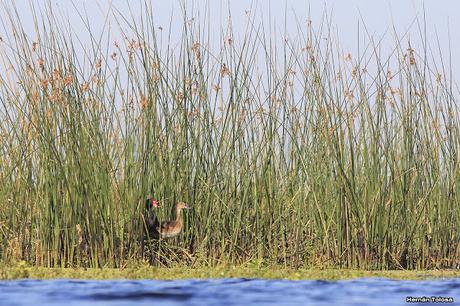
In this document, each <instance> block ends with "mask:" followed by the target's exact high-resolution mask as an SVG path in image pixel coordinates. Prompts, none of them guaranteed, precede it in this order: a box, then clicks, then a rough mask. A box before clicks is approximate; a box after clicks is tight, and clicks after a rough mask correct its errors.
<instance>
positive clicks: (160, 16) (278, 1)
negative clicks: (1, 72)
mask: <svg viewBox="0 0 460 306" xmlns="http://www.w3.org/2000/svg"><path fill="white" fill-rule="evenodd" d="M142 1H144V0H141V1H138V0H133V1H126V0H113V1H103V0H99V1H94V0H80V1H78V0H75V1H72V0H59V1H56V0H55V1H51V4H52V5H53V7H54V8H55V11H56V12H59V13H60V14H61V15H62V16H65V18H66V19H68V20H69V21H70V22H71V23H72V25H73V28H74V31H75V34H76V36H78V37H80V38H82V39H83V40H84V39H85V35H86V34H87V33H86V30H85V28H84V27H83V26H82V23H81V19H80V17H79V16H78V14H76V13H75V9H77V10H79V11H80V12H82V13H83V14H84V15H87V17H88V20H89V21H90V23H91V27H92V29H93V31H94V32H95V33H97V31H98V29H100V28H101V27H102V24H103V20H104V18H103V16H104V13H105V12H107V10H108V7H109V6H110V3H112V5H113V6H114V7H116V8H117V9H118V10H119V11H121V12H123V13H124V14H126V15H127V16H128V19H129V18H130V17H129V15H128V14H129V12H130V10H131V12H132V14H133V15H134V16H135V17H136V16H139V15H140V14H141V9H140V3H141V2H142ZM14 2H15V3H16V6H17V9H18V13H19V15H20V16H21V18H22V22H23V26H24V28H25V29H26V31H27V32H30V33H31V37H33V27H32V22H31V21H32V20H31V18H30V16H31V15H30V9H29V5H30V4H29V3H30V2H34V4H35V5H37V4H39V5H43V3H46V1H38V0H37V1H33V0H15V1H14ZM4 3H5V2H4ZM4 3H3V5H4ZM128 3H129V6H128ZM151 3H152V4H153V7H154V17H155V20H156V25H157V26H161V27H162V28H163V29H164V31H165V32H166V31H169V25H170V22H171V24H172V29H171V32H172V36H173V40H174V39H179V36H180V31H179V29H180V27H181V24H182V20H183V19H182V9H181V3H182V1H180V0H152V2H151ZM185 3H186V5H187V6H189V7H191V6H193V7H194V8H195V9H196V10H195V11H199V12H200V14H201V15H204V13H205V12H207V11H208V12H210V15H211V17H210V20H209V21H210V23H211V25H212V28H213V29H214V28H215V29H216V33H217V34H218V33H219V29H220V27H221V26H225V24H226V20H227V16H228V12H230V13H231V15H232V20H233V25H234V31H235V33H236V36H238V33H239V32H242V31H244V29H243V26H242V24H243V21H244V18H245V15H246V13H245V11H248V10H250V11H251V12H256V16H258V17H256V18H258V21H259V22H260V21H263V22H264V23H265V24H268V20H269V19H270V18H269V16H271V19H272V21H276V24H277V25H279V26H278V28H279V33H280V34H282V33H283V31H284V20H285V16H287V19H286V32H287V33H288V34H295V33H296V32H297V29H296V27H297V22H296V19H297V20H300V21H305V20H306V19H307V18H308V15H309V11H310V16H311V17H310V18H311V20H312V22H313V24H315V22H316V23H319V21H320V19H321V16H322V14H323V12H324V11H325V10H326V11H327V12H329V14H330V15H331V19H332V24H333V25H334V26H336V29H337V31H338V34H339V40H340V45H341V46H342V47H343V49H344V50H350V51H353V50H354V49H355V48H356V45H357V25H358V22H359V21H360V20H361V19H362V21H363V22H364V24H365V25H366V27H367V29H368V31H369V32H370V33H372V34H373V35H375V37H377V38H380V37H382V36H384V37H385V38H388V39H389V40H388V44H389V45H388V46H389V47H392V46H391V43H392V42H394V40H392V39H391V37H392V33H391V32H392V26H393V25H394V27H395V29H396V30H397V32H398V35H400V34H401V35H402V33H405V32H406V31H409V32H410V33H413V34H411V35H413V37H415V38H419V30H418V26H417V23H416V22H415V23H414V21H415V19H416V18H419V21H420V22H422V21H423V18H424V14H425V16H426V25H427V37H428V43H429V44H430V45H431V46H432V47H433V48H434V49H437V40H438V39H439V43H440V46H441V51H442V52H443V53H444V57H443V58H448V54H449V44H450V50H451V53H452V55H453V60H452V62H453V64H452V66H453V72H454V73H453V74H454V79H456V80H458V79H459V76H460V59H459V58H460V52H459V51H460V42H459V41H460V39H459V38H460V37H459V32H458V29H460V1H458V0H426V1H421V0H420V1H418V0H325V1H324V0H318V1H316V0H310V1H302V0H285V1H283V0H271V1H269V0H267V1H264V0H258V1H251V0H227V1H220V0H207V1H206V0H193V1H192V0H186V1H185ZM3 5H2V6H0V16H1V17H3V15H4V6H3ZM228 7H230V8H228ZM190 17H192V16H190ZM2 27H3V26H1V25H0V34H1V35H5V33H4V31H5V29H3V28H2ZM113 30H114V31H116V29H113ZM388 31H390V32H388ZM449 31H450V33H449ZM449 35H450V39H449Z"/></svg>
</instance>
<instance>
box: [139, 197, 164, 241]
mask: <svg viewBox="0 0 460 306" xmlns="http://www.w3.org/2000/svg"><path fill="white" fill-rule="evenodd" d="M159 206H160V204H159V203H158V201H157V200H155V199H153V198H148V199H147V201H146V203H145V210H144V213H143V215H142V217H143V222H144V233H145V236H147V239H158V238H159V232H158V227H159V226H160V221H158V217H157V214H156V213H155V210H154V209H156V208H158V207H159Z"/></svg>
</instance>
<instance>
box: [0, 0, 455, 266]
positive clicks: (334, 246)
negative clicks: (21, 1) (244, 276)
mask: <svg viewBox="0 0 460 306" xmlns="http://www.w3.org/2000/svg"><path fill="white" fill-rule="evenodd" d="M144 6H145V10H144V12H143V13H142V18H137V19H135V18H130V17H129V15H122V14H121V13H120V12H118V11H117V10H116V9H113V10H112V11H111V12H110V14H111V15H112V16H113V18H114V20H116V21H117V22H118V24H119V25H120V27H118V29H120V30H118V32H116V31H117V30H113V28H109V27H105V28H104V29H102V31H101V32H100V33H94V32H93V31H92V29H91V23H90V22H89V21H88V22H87V23H86V25H87V32H88V33H89V36H90V39H89V40H88V41H81V40H79V38H78V37H76V36H75V35H74V34H73V33H72V32H71V30H70V27H68V25H66V24H65V22H64V21H63V20H62V19H59V18H57V17H56V16H55V15H54V14H53V11H52V9H51V8H50V7H45V8H42V9H38V8H35V10H34V20H35V36H33V37H31V36H28V35H26V34H25V31H24V29H23V27H22V25H21V21H20V14H18V12H17V10H16V9H15V7H14V6H12V5H7V6H3V8H2V11H3V12H2V18H3V21H4V23H3V27H4V31H5V33H7V34H6V35H5V36H4V37H2V39H1V42H0V54H1V56H0V58H1V60H2V65H3V67H2V69H3V70H2V71H3V72H2V74H1V79H0V83H1V86H0V117H1V121H0V140H1V142H0V144H1V145H0V241H1V242H0V261H2V262H11V261H20V260H25V261H26V262H28V263H29V264H30V265H34V266H44V267H129V266H130V265H132V264H133V263H136V262H140V261H142V260H145V259H146V256H148V254H143V253H142V252H141V248H140V242H139V239H140V236H141V233H142V224H141V221H140V216H141V213H142V210H143V208H144V200H145V199H146V198H147V197H148V196H152V197H154V198H156V199H158V200H160V202H161V204H162V208H160V209H159V215H160V218H161V219H167V218H171V217H172V212H173V210H172V208H173V205H174V203H175V202H176V201H185V202H187V203H188V204H189V205H190V206H191V207H192V210H190V211H189V212H188V213H186V214H185V216H184V220H185V229H184V231H183V233H182V234H181V235H180V237H179V238H177V239H175V240H172V241H162V242H161V247H160V249H159V251H158V252H159V254H158V256H159V258H160V260H159V263H160V264H162V265H166V266H181V265H187V266H208V265H210V266H212V265H222V264H256V265H258V266H272V265H276V266H278V267H279V266H286V267H292V268H298V267H320V268H323V267H336V268H361V269H398V268H399V269H401V268H403V269H432V268H445V267H451V266H452V265H453V264H455V263H456V262H457V260H458V258H459V255H460V247H459V242H460V233H459V231H458V230H459V222H460V205H459V204H460V177H459V160H460V125H459V108H458V105H457V103H458V102H457V99H458V90H457V88H456V86H455V83H454V81H453V80H452V77H451V76H450V75H449V73H450V67H449V61H448V60H446V57H443V56H442V55H439V56H437V55H436V54H438V52H436V51H437V48H438V46H437V45H434V46H430V44H429V43H428V42H427V41H426V40H427V39H426V35H424V28H423V21H422V22H419V25H420V30H419V32H420V35H419V37H420V38H418V42H419V44H417V45H421V46H422V48H421V49H417V48H415V47H414V46H413V42H411V40H410V39H409V37H408V36H406V35H404V34H403V35H400V36H398V35H397V34H394V39H393V42H394V44H393V45H392V47H391V48H390V49H389V50H390V51H389V52H388V53H387V54H385V53H383V52H382V51H381V50H382V46H381V45H380V43H379V41H378V40H377V39H375V38H374V37H372V36H371V35H369V34H367V32H366V29H365V27H362V28H361V30H360V32H361V33H359V35H360V36H361V38H360V43H362V45H361V46H360V47H359V52H358V54H348V53H347V52H344V51H343V50H342V49H341V47H340V41H339V39H338V37H336V35H335V32H334V30H333V27H332V24H333V23H332V21H331V20H330V19H329V18H328V17H327V15H325V17H323V19H320V20H313V22H311V21H307V22H304V21H302V22H300V21H299V24H298V32H297V33H291V35H288V34H286V36H285V37H283V38H280V37H279V36H277V35H276V34H275V31H273V30H272V28H267V27H264V26H263V25H262V24H259V23H257V22H256V18H255V17H254V15H251V13H248V16H246V17H245V19H244V20H245V22H246V32H244V33H233V31H232V25H231V22H229V24H225V25H224V27H223V28H222V30H221V32H220V33H215V31H213V29H211V27H210V26H209V24H208V23H206V21H203V19H202V18H201V19H200V18H197V19H194V20H193V19H192V18H189V17H188V16H187V12H184V13H183V17H184V18H183V21H182V23H183V28H182V39H181V41H180V42H178V43H173V42H172V41H168V44H167V45H164V44H162V43H161V39H160V38H159V35H160V34H161V35H162V37H164V36H166V34H167V32H166V30H160V29H158V27H156V26H155V23H154V13H155V11H154V10H153V9H152V8H151V7H150V4H148V2H146V3H144ZM82 18H83V20H84V17H82ZM122 29H125V30H122ZM126 29H127V30H126ZM114 31H115V33H114ZM161 31H163V32H161ZM276 33H278V32H276ZM395 33H396V31H395ZM114 36H117V37H120V39H119V40H116V41H113V40H111V39H112V38H111V37H114ZM109 37H110V38H109ZM216 41H217V42H218V43H217V45H218V46H215V45H216ZM432 48H434V49H432ZM433 50H434V51H433Z"/></svg>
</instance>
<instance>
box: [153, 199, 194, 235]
mask: <svg viewBox="0 0 460 306" xmlns="http://www.w3.org/2000/svg"><path fill="white" fill-rule="evenodd" d="M184 208H185V209H188V207H187V205H186V204H185V203H182V202H179V203H177V204H176V219H175V220H172V221H164V222H162V223H161V225H159V226H158V227H157V232H158V233H159V236H160V238H162V239H167V238H173V237H176V236H178V235H179V234H180V232H181V230H182V220H181V211H182V209H184Z"/></svg>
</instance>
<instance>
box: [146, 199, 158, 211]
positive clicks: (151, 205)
mask: <svg viewBox="0 0 460 306" xmlns="http://www.w3.org/2000/svg"><path fill="white" fill-rule="evenodd" d="M145 206H146V208H147V210H150V209H153V208H158V207H159V206H160V203H158V201H157V200H155V199H153V198H148V199H147V203H146V205H145Z"/></svg>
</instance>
